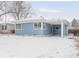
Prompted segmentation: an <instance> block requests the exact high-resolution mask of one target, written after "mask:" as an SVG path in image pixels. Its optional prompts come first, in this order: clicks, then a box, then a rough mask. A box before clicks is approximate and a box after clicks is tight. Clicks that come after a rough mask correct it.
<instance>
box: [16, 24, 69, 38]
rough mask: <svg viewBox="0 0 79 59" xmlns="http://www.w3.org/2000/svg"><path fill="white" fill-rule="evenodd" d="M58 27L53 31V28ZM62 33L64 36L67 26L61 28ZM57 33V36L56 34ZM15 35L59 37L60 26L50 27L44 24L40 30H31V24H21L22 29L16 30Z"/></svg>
mask: <svg viewBox="0 0 79 59" xmlns="http://www.w3.org/2000/svg"><path fill="white" fill-rule="evenodd" d="M56 26H57V27H59V29H58V30H55V29H54V27H56ZM63 31H64V32H63V33H64V35H66V34H67V32H68V29H67V26H66V25H64V26H63ZM57 32H58V34H56V33H57ZM15 34H16V35H56V36H61V25H50V24H46V27H45V28H44V29H43V30H41V29H34V28H33V23H23V24H22V29H18V30H16V32H15Z"/></svg>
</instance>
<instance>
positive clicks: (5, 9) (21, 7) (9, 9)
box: [0, 1, 32, 20]
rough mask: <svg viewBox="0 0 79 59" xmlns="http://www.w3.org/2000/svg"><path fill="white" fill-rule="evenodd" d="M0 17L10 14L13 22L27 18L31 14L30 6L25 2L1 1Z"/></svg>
mask: <svg viewBox="0 0 79 59" xmlns="http://www.w3.org/2000/svg"><path fill="white" fill-rule="evenodd" d="M0 11H1V12H2V13H0V16H2V15H5V14H9V13H11V14H12V16H13V17H14V18H15V20H22V19H25V18H27V16H28V15H29V14H30V13H31V11H32V10H31V5H30V4H29V3H28V2H25V1H3V2H0Z"/></svg>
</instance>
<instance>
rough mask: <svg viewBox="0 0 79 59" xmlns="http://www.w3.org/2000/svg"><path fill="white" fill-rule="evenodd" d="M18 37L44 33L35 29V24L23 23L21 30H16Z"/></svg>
mask: <svg viewBox="0 0 79 59" xmlns="http://www.w3.org/2000/svg"><path fill="white" fill-rule="evenodd" d="M16 34H17V35H25V34H26V35H42V34H43V31H41V29H39V30H35V29H33V23H23V24H22V29H21V30H16Z"/></svg>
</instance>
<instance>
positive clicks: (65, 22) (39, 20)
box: [20, 18, 69, 24]
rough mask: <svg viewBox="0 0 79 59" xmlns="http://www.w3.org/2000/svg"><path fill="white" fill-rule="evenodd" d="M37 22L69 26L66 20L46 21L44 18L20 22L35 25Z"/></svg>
mask: <svg viewBox="0 0 79 59" xmlns="http://www.w3.org/2000/svg"><path fill="white" fill-rule="evenodd" d="M35 22H45V23H49V24H61V22H63V23H64V24H69V22H68V21H67V20H64V19H44V18H36V19H32V18H30V19H26V20H24V21H20V23H35Z"/></svg>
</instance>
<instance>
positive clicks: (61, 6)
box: [30, 1, 79, 21]
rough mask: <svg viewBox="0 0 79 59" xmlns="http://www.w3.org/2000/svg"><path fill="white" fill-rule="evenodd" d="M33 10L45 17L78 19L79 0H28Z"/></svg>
mask: <svg viewBox="0 0 79 59" xmlns="http://www.w3.org/2000/svg"><path fill="white" fill-rule="evenodd" d="M30 4H31V5H32V8H33V10H34V12H35V13H36V14H37V15H38V16H43V17H46V18H62V19H67V20H68V21H72V19H73V18H76V19H79V1H30Z"/></svg>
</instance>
